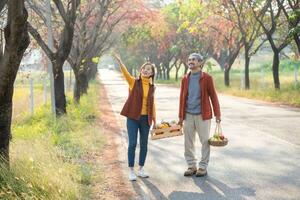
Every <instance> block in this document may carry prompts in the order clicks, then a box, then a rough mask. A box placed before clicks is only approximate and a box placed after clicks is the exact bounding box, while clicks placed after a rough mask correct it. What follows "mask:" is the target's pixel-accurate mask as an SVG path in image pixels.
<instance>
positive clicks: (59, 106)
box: [52, 60, 67, 117]
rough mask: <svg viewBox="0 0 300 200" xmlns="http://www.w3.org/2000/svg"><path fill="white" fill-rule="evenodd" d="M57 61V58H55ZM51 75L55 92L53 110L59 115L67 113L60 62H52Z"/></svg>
mask: <svg viewBox="0 0 300 200" xmlns="http://www.w3.org/2000/svg"><path fill="white" fill-rule="evenodd" d="M56 61H57V60H56ZM52 64H53V77H54V94H55V110H56V116H58V117H59V116H61V115H63V114H66V113H67V109H66V106H67V105H66V96H65V84H64V81H65V78H64V72H63V67H62V62H58V61H57V62H53V63H52Z"/></svg>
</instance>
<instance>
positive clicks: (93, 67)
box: [87, 62, 98, 81]
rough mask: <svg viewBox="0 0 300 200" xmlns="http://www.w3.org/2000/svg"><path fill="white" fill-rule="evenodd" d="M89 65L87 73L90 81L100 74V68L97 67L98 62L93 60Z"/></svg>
mask: <svg viewBox="0 0 300 200" xmlns="http://www.w3.org/2000/svg"><path fill="white" fill-rule="evenodd" d="M88 64H89V66H88V72H87V73H88V74H87V78H88V81H90V80H94V79H95V78H96V76H97V74H98V68H97V64H95V63H93V62H88Z"/></svg>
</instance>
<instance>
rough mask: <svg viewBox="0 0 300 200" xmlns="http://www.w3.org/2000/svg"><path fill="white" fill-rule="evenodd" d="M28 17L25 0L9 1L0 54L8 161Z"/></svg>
mask: <svg viewBox="0 0 300 200" xmlns="http://www.w3.org/2000/svg"><path fill="white" fill-rule="evenodd" d="M27 17H28V13H27V10H26V9H25V6H24V0H10V1H9V2H8V15H7V25H6V27H5V40H6V45H5V50H4V54H3V57H0V156H1V157H2V158H3V159H4V162H6V163H7V164H9V140H10V138H11V117H12V97H13V91H14V86H13V85H14V81H15V79H16V76H17V72H18V69H19V66H20V62H21V59H22V57H23V54H24V52H25V50H26V48H27V47H28V45H29V42H30V40H29V35H28V32H27Z"/></svg>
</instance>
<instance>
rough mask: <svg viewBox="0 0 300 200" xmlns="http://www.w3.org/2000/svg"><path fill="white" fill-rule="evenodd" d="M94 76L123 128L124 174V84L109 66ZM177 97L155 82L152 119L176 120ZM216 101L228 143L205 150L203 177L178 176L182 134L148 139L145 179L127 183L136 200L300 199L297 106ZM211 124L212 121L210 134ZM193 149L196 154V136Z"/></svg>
mask: <svg viewBox="0 0 300 200" xmlns="http://www.w3.org/2000/svg"><path fill="white" fill-rule="evenodd" d="M100 79H101V81H102V84H104V86H105V88H106V90H107V92H108V94H109V98H110V101H111V104H112V107H113V110H114V112H115V114H116V116H117V118H118V121H119V123H120V125H121V127H123V130H122V133H123V134H122V135H123V137H122V138H120V139H119V141H118V144H119V146H120V148H119V152H120V156H119V159H120V160H121V162H122V163H123V166H124V169H123V170H124V171H125V173H127V157H126V151H127V150H126V146H127V133H126V126H125V120H126V119H125V117H123V116H120V115H119V113H120V110H121V108H122V106H123V104H124V103H125V100H126V98H127V95H128V86H127V83H126V82H125V81H124V80H123V78H122V77H121V75H120V74H119V73H117V72H115V71H112V70H106V69H101V70H100ZM178 97H179V89H178V88H174V87H168V86H165V85H157V89H156V104H157V118H158V121H160V120H162V119H164V120H177V115H178V114H177V113H178V102H179V98H178ZM219 101H220V104H221V113H222V129H223V133H224V134H225V136H226V137H228V138H229V144H228V145H227V146H226V147H222V148H220V147H212V148H211V157H210V163H209V167H208V176H206V177H201V178H198V177H197V178H196V177H184V176H183V172H184V171H185V170H186V167H187V166H186V163H185V160H184V156H183V152H184V148H183V136H178V137H173V138H167V139H161V140H150V139H149V146H148V156H147V160H146V164H145V169H146V170H147V171H148V172H149V174H150V178H148V179H138V180H137V181H136V182H133V183H130V184H132V188H133V189H134V190H136V192H137V193H138V194H140V199H171V200H190V199H193V200H196V199H197V200H198V199H199V200H200V199H207V200H217V199H239V200H243V199H261V200H275V199H276V200H277V199H278V200H284V199H295V200H296V199H300V109H297V108H291V107H287V106H278V105H274V104H269V103H265V102H260V101H254V100H249V99H244V98H238V97H231V96H225V95H219ZM214 127H215V123H214V121H212V127H211V134H212V133H213V130H214ZM196 149H197V150H198V155H199V153H200V143H199V141H198V140H197V148H196ZM199 157H200V155H199ZM136 158H138V149H137V151H136ZM136 163H137V161H136Z"/></svg>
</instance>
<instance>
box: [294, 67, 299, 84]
mask: <svg viewBox="0 0 300 200" xmlns="http://www.w3.org/2000/svg"><path fill="white" fill-rule="evenodd" d="M294 77H295V86H297V85H298V66H297V65H294Z"/></svg>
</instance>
